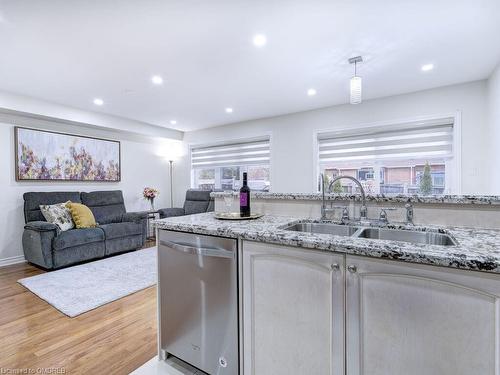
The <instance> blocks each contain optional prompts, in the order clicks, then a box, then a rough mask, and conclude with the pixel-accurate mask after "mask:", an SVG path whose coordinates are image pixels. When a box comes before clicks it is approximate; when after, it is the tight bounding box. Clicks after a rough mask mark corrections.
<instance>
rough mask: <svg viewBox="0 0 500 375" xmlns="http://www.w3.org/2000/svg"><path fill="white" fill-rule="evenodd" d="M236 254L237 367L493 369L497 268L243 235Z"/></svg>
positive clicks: (248, 371) (392, 372)
mask: <svg viewBox="0 0 500 375" xmlns="http://www.w3.org/2000/svg"><path fill="white" fill-rule="evenodd" d="M242 254H243V256H242V259H241V260H242V267H241V268H240V271H241V272H242V279H241V280H242V284H241V286H242V294H243V295H242V300H243V314H242V315H243V320H242V321H243V368H244V375H267V374H269V375H280V374H286V375H290V374H311V375H325V374H331V375H340V374H347V375H402V374H404V375H476V374H477V375H500V360H499V358H500V354H499V353H500V275H495V274H488V273H481V272H474V271H465V270H456V269H451V268H446V267H435V266H427V265H418V264H412V263H406V262H396V261H391V260H383V259H376V258H367V257H358V256H347V257H346V256H344V255H341V254H335V253H331V252H319V251H314V250H309V249H300V248H296V247H285V246H278V245H269V244H264V243H255V242H248V241H244V243H243V253H242ZM336 265H338V269H337V267H336ZM344 316H345V321H344ZM344 353H345V356H344Z"/></svg>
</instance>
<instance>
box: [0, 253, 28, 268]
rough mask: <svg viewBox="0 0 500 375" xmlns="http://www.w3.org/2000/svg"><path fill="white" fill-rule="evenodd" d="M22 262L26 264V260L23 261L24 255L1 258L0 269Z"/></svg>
mask: <svg viewBox="0 0 500 375" xmlns="http://www.w3.org/2000/svg"><path fill="white" fill-rule="evenodd" d="M24 262H26V259H24V255H18V256H16V257H9V258H3V259H0V267H5V266H10V265H11V264H17V263H24Z"/></svg>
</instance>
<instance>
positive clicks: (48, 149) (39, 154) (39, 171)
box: [14, 127, 121, 182]
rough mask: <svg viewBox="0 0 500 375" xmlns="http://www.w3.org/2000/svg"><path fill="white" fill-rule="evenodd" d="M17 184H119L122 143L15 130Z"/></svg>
mask: <svg viewBox="0 0 500 375" xmlns="http://www.w3.org/2000/svg"><path fill="white" fill-rule="evenodd" d="M14 134H15V136H14V138H15V143H16V144H15V149H16V157H15V160H16V168H15V169H16V181H92V182H118V181H120V179H121V158H120V142H118V141H112V140H107V139H99V138H92V137H85V136H80V135H72V134H65V133H57V132H52V131H46V130H37V129H29V128H22V127H15V128H14Z"/></svg>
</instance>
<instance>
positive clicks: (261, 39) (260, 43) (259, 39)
mask: <svg viewBox="0 0 500 375" xmlns="http://www.w3.org/2000/svg"><path fill="white" fill-rule="evenodd" d="M266 43H267V38H266V36H265V35H264V34H257V35H255V36H254V37H253V44H254V45H255V46H256V47H264V46H265V45H266Z"/></svg>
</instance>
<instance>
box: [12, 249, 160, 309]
mask: <svg viewBox="0 0 500 375" xmlns="http://www.w3.org/2000/svg"><path fill="white" fill-rule="evenodd" d="M18 283H20V284H21V285H23V286H24V287H26V288H28V289H29V290H30V291H32V292H33V293H35V294H36V295H37V296H38V297H40V298H41V299H43V300H45V301H47V302H48V303H50V304H51V305H52V306H54V307H55V308H56V309H58V310H59V311H61V312H62V313H64V314H66V315H67V316H69V317H75V316H77V315H80V314H83V313H84V312H87V311H90V310H93V309H95V308H96V307H99V306H102V305H105V304H106V303H109V302H113V301H116V300H117V299H120V298H122V297H125V296H127V295H129V294H132V293H135V292H137V291H139V290H141V289H145V288H147V287H150V286H152V285H155V284H156V247H150V248H148V249H143V250H137V251H133V252H131V253H126V254H123V255H118V256H114V257H111V258H106V259H101V260H98V261H95V262H91V263H86V264H82V265H79V266H74V267H70V268H64V269H62V270H58V271H52V272H47V273H43V274H41V275H37V276H32V277H27V278H25V279H21V280H18Z"/></svg>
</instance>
